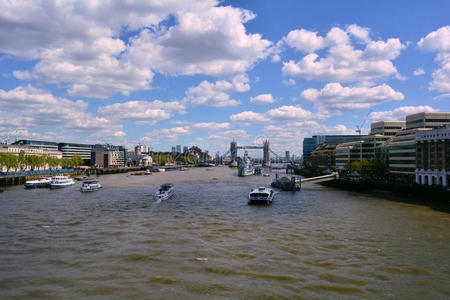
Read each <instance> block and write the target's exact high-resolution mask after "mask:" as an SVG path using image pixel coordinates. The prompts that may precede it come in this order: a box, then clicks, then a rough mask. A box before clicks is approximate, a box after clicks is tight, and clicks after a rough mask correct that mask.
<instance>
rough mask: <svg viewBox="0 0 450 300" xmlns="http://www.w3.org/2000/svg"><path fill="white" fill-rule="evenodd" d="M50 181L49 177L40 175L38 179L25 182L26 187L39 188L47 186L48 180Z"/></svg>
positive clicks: (48, 184)
mask: <svg viewBox="0 0 450 300" xmlns="http://www.w3.org/2000/svg"><path fill="white" fill-rule="evenodd" d="M51 181H52V178H51V177H42V178H39V179H38V180H28V181H27V182H25V187H26V188H40V187H49V186H50V182H51Z"/></svg>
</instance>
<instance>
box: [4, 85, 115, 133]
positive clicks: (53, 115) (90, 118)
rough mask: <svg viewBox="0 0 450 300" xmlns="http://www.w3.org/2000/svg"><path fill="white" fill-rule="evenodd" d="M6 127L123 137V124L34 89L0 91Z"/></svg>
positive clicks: (84, 105) (27, 87) (82, 106)
mask: <svg viewBox="0 0 450 300" xmlns="http://www.w3.org/2000/svg"><path fill="white" fill-rule="evenodd" d="M0 106H1V107H2V114H3V118H4V120H5V122H4V125H5V126H9V127H10V128H16V129H24V128H26V129H36V128H39V127H48V128H50V129H51V130H52V131H54V132H60V133H61V132H65V131H69V132H71V133H78V134H84V135H88V136H91V137H108V136H115V137H117V135H118V134H119V135H122V125H118V124H117V123H113V122H111V121H110V120H108V119H106V118H102V117H99V116H94V115H92V114H90V113H87V112H86V110H87V108H88V103H87V102H85V101H82V100H77V101H71V100H68V99H65V98H58V97H54V96H53V95H52V94H50V93H48V92H46V91H44V90H41V89H37V88H34V87H32V86H25V87H22V86H19V87H16V88H15V89H13V90H9V91H5V90H1V89H0Z"/></svg>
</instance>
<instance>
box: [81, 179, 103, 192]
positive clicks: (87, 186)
mask: <svg viewBox="0 0 450 300" xmlns="http://www.w3.org/2000/svg"><path fill="white" fill-rule="evenodd" d="M101 188H102V185H101V184H100V183H99V182H98V181H97V180H95V179H90V180H85V181H83V184H82V185H81V188H80V191H82V192H95V191H98V190H99V189H101Z"/></svg>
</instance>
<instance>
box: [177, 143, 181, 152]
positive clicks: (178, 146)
mask: <svg viewBox="0 0 450 300" xmlns="http://www.w3.org/2000/svg"><path fill="white" fill-rule="evenodd" d="M176 152H178V153H181V145H177V151H176Z"/></svg>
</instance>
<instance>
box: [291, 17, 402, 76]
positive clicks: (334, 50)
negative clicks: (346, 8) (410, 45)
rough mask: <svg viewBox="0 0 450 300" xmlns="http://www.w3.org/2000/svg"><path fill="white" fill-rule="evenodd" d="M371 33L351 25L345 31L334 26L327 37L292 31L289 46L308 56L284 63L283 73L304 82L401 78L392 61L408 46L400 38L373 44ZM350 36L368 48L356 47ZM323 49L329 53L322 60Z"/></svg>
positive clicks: (309, 32)
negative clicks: (318, 52) (393, 76)
mask: <svg viewBox="0 0 450 300" xmlns="http://www.w3.org/2000/svg"><path fill="white" fill-rule="evenodd" d="M369 34H370V30H369V29H367V28H362V27H360V26H358V25H350V26H348V27H347V29H346V30H343V29H340V28H338V27H333V28H332V29H331V30H330V31H329V32H328V33H327V34H326V36H325V37H321V36H318V35H317V33H316V32H311V31H307V30H304V29H301V30H294V31H291V32H290V33H288V35H287V37H285V38H284V41H285V42H286V44H287V45H288V46H290V47H293V48H295V49H297V50H299V51H302V52H306V53H307V54H306V55H305V56H303V58H302V59H300V60H299V61H297V62H295V61H294V60H290V61H288V62H283V68H282V71H283V74H284V75H285V76H293V77H296V78H302V79H309V80H320V81H339V82H357V81H363V80H377V79H383V78H387V77H389V76H392V75H396V76H399V74H398V72H397V69H396V68H395V66H394V65H393V63H392V60H394V59H396V58H397V57H398V56H399V55H400V52H401V50H403V49H404V48H405V47H406V46H405V45H404V44H402V43H401V42H400V40H399V39H397V38H390V39H388V40H386V41H381V40H380V41H373V40H371V39H370V37H369ZM351 37H355V38H356V39H357V41H358V43H360V44H363V45H365V48H364V49H363V50H359V49H357V48H355V47H353V46H352V39H351ZM320 49H327V54H326V55H325V56H323V57H320V56H319V55H318V54H317V53H315V51H316V50H320Z"/></svg>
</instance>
